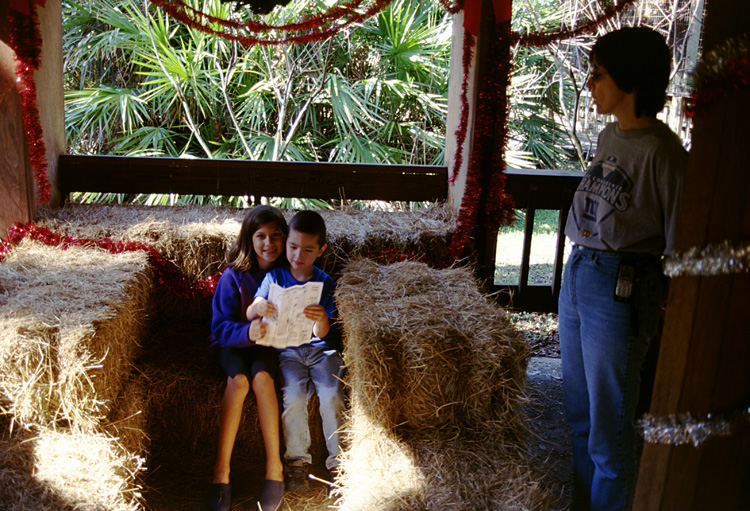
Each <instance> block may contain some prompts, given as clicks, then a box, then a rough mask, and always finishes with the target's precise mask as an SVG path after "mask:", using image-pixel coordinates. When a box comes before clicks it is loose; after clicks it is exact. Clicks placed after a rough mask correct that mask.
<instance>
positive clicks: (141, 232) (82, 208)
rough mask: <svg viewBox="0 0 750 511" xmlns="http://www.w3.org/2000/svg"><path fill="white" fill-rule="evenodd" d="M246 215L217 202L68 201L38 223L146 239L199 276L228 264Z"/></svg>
mask: <svg viewBox="0 0 750 511" xmlns="http://www.w3.org/2000/svg"><path fill="white" fill-rule="evenodd" d="M241 220H242V213H241V211H240V210H235V209H229V208H217V207H212V206H171V207H156V206H154V207H149V206H119V205H113V206H110V205H101V204H67V205H65V206H64V207H62V208H60V209H55V210H44V211H42V212H41V214H40V218H39V221H38V224H39V225H40V226H42V227H46V228H48V229H51V230H53V231H58V232H62V233H64V234H67V235H70V236H76V237H83V238H94V239H102V238H111V239H113V240H115V241H134V242H140V243H145V244H147V245H150V246H152V247H153V248H154V249H156V250H157V251H158V252H159V253H160V254H161V255H162V256H163V257H164V258H165V259H166V260H168V261H171V262H172V263H174V264H175V266H177V268H178V269H179V270H180V272H181V273H182V274H183V275H185V276H186V277H188V279H191V280H199V279H202V278H205V277H207V276H209V275H213V274H214V273H216V272H218V271H220V270H221V269H222V268H223V266H224V254H225V253H226V250H227V247H228V246H229V245H230V244H231V243H232V241H234V239H235V237H236V236H237V233H238V232H239V226H240V224H239V222H240V221H241Z"/></svg>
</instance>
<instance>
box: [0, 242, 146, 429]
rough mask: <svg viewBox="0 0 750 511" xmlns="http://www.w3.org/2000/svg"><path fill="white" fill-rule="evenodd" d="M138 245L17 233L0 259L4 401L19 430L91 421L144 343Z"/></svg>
mask: <svg viewBox="0 0 750 511" xmlns="http://www.w3.org/2000/svg"><path fill="white" fill-rule="evenodd" d="M150 289H151V280H150V275H149V271H148V265H147V260H146V256H145V254H144V253H143V252H131V253H123V254H117V255H113V254H110V253H109V252H106V251H103V250H100V249H96V248H81V247H71V248H70V249H68V250H60V249H58V248H53V247H48V246H46V245H44V244H42V243H37V242H32V241H29V240H25V241H23V242H22V243H21V244H20V245H19V246H18V247H16V248H15V249H14V250H13V251H12V252H11V253H10V254H9V255H8V256H7V257H6V258H5V260H4V261H3V262H2V263H0V372H1V373H2V374H3V377H2V378H1V379H0V407H1V408H2V411H3V412H5V413H8V414H10V415H11V417H12V418H13V422H14V423H15V424H19V425H21V426H22V427H24V428H33V427H52V426H54V425H57V426H63V427H64V426H67V425H73V426H75V427H77V428H95V427H97V425H98V423H99V421H100V419H101V418H102V416H103V414H104V413H106V406H105V405H107V404H108V403H111V401H112V400H114V399H115V398H116V396H117V394H118V393H119V390H120V384H121V377H122V376H121V375H122V374H123V373H125V372H127V368H128V367H129V366H130V364H132V362H133V360H134V358H135V356H136V355H137V353H138V351H139V349H140V347H139V341H140V338H141V337H142V332H143V328H144V319H145V306H146V303H147V299H148V295H149V293H150Z"/></svg>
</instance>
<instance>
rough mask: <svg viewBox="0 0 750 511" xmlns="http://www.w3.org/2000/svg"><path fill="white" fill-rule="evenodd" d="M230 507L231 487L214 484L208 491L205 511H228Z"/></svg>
mask: <svg viewBox="0 0 750 511" xmlns="http://www.w3.org/2000/svg"><path fill="white" fill-rule="evenodd" d="M231 507H232V485H230V484H224V483H214V484H212V485H211V487H210V488H209V490H208V499H207V501H206V510H207V511H229V508H231Z"/></svg>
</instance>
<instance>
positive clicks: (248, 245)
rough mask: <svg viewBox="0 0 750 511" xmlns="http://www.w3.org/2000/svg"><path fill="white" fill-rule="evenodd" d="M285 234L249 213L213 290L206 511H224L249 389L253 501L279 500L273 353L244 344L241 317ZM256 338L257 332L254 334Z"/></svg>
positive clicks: (272, 506)
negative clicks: (253, 410)
mask: <svg viewBox="0 0 750 511" xmlns="http://www.w3.org/2000/svg"><path fill="white" fill-rule="evenodd" d="M288 232H289V229H288V227H287V224H286V220H284V216H283V215H282V214H281V211H279V210H278V209H276V208H273V207H271V206H257V207H255V208H253V209H251V210H250V211H249V212H248V213H247V214H246V215H245V218H244V219H243V221H242V226H241V227H240V233H239V236H238V237H237V241H236V242H235V243H234V245H232V247H231V248H230V249H229V251H228V252H227V256H226V263H227V268H226V270H225V271H224V273H223V274H222V275H221V278H220V279H219V282H218V283H217V285H216V292H215V293H214V298H213V316H212V318H211V338H212V344H211V346H212V347H216V348H217V350H216V355H217V358H218V360H219V363H220V364H221V366H222V367H223V368H224V371H225V372H226V374H227V386H226V389H225V391H224V397H223V399H222V401H221V416H220V418H219V447H218V454H217V457H216V463H215V465H214V475H213V481H212V484H211V487H210V491H209V496H208V502H207V509H208V510H209V511H229V508H230V507H231V505H232V492H231V486H230V483H229V464H230V460H231V457H232V449H233V447H234V440H235V438H236V436H237V430H238V429H239V425H240V419H241V418H242V406H243V403H244V401H245V397H246V396H247V394H248V391H249V390H250V387H251V386H252V389H253V393H254V394H255V399H256V402H257V406H258V419H259V421H260V428H261V433H262V434H263V445H264V447H265V451H266V475H265V480H264V482H263V487H262V489H261V492H260V496H259V498H258V502H259V503H260V505H261V507H262V509H263V511H276V510H277V509H278V508H279V506H280V505H281V500H282V498H283V496H284V472H283V465H282V463H281V454H280V441H279V439H280V436H279V435H280V433H279V402H278V399H277V397H276V386H275V377H276V370H277V368H278V356H277V353H276V350H275V349H273V348H270V347H268V346H258V345H256V344H255V343H254V342H253V341H251V340H250V333H249V332H250V328H251V324H250V323H249V322H248V321H247V319H246V311H247V308H248V306H249V305H250V304H251V303H252V301H253V298H254V297H255V291H256V290H257V289H258V286H260V283H261V282H262V281H263V277H264V275H265V274H266V272H267V271H268V270H270V269H272V268H274V267H275V266H276V264H277V262H278V263H283V262H285V261H286V257H284V244H285V242H286V236H287V234H288ZM255 336H257V332H256V333H255Z"/></svg>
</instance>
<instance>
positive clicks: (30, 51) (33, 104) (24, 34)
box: [8, 3, 50, 204]
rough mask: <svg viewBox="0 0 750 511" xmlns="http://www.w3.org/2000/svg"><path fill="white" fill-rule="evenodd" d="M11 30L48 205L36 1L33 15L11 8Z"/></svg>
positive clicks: (42, 198)
mask: <svg viewBox="0 0 750 511" xmlns="http://www.w3.org/2000/svg"><path fill="white" fill-rule="evenodd" d="M8 30H9V39H10V47H11V48H12V49H13V51H14V52H15V54H16V56H15V60H16V76H17V77H18V80H19V83H20V85H21V87H20V88H19V90H18V95H19V103H20V105H21V112H22V117H23V126H24V130H25V132H26V145H27V146H28V150H29V161H30V162H31V166H32V167H33V168H34V176H35V178H36V184H37V189H38V193H39V202H40V203H42V204H44V203H47V202H49V199H50V184H49V180H48V177H47V148H46V146H45V145H44V136H43V135H44V133H43V131H42V125H41V123H40V122H39V109H38V108H37V99H36V82H35V81H34V72H35V71H36V70H37V69H39V66H40V64H41V51H42V36H41V34H40V33H39V20H38V18H37V14H36V4H33V3H32V4H31V11H30V16H26V15H24V14H21V13H20V12H18V11H16V10H15V9H9V10H8Z"/></svg>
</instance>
